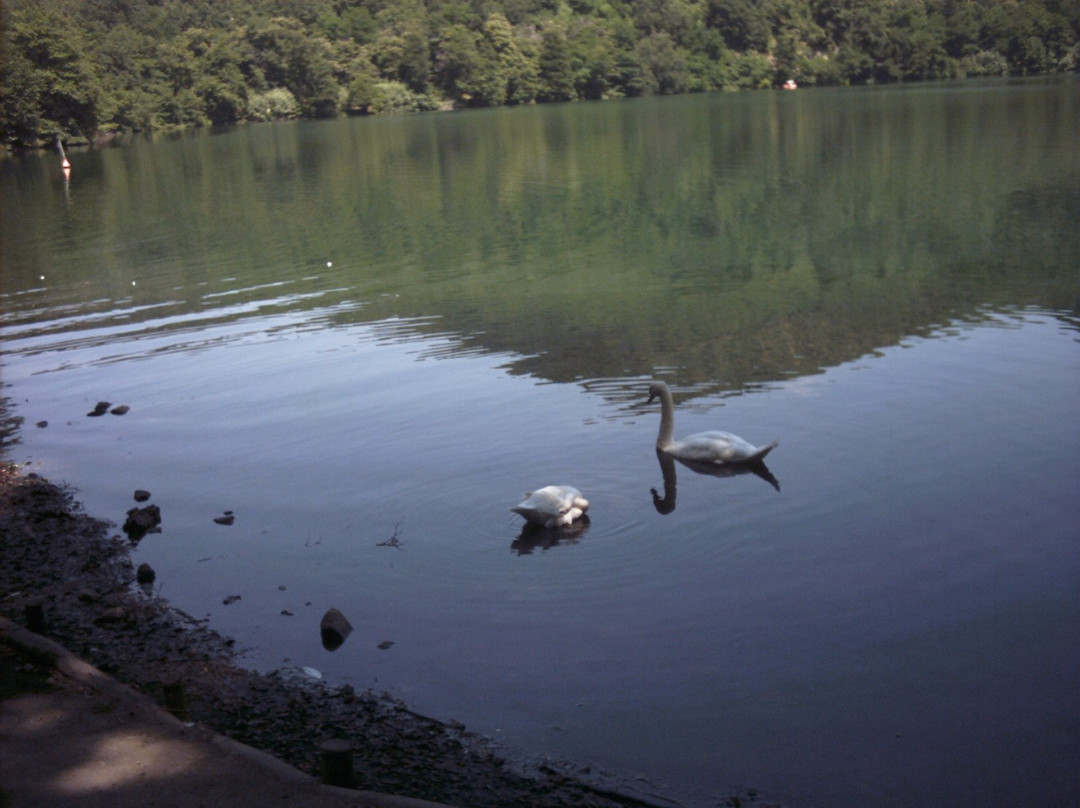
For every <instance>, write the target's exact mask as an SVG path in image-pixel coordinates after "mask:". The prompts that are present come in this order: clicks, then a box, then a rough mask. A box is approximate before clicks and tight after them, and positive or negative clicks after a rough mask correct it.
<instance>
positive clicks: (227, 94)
mask: <svg viewBox="0 0 1080 808" xmlns="http://www.w3.org/2000/svg"><path fill="white" fill-rule="evenodd" d="M2 25H3V42H2V48H3V50H2V63H0V71H2V72H0V134H2V137H3V141H4V143H5V144H7V145H9V146H33V145H41V144H44V143H50V142H52V141H53V140H55V139H56V138H57V137H61V138H63V139H65V140H72V141H80V140H88V139H90V138H92V137H94V136H95V135H99V134H102V133H109V132H118V131H149V130H156V129H166V128H174V127H189V126H205V125H211V124H228V123H238V122H244V121H262V120H272V119H282V118H294V117H311V118H318V117H329V116H335V115H340V114H346V113H350V114H358V113H363V114H374V113H382V112H393V111H414V110H427V109H438V108H454V107H479V106H501V105H513V104H528V103H539V102H555V101H574V100H593V99H605V98H616V97H621V96H635V95H651V94H668V93H685V92H702V91H711V90H721V89H758V88H768V87H776V86H779V85H780V84H782V83H783V82H784V81H786V80H788V79H792V80H794V81H796V82H798V83H799V84H801V85H825V84H852V83H868V82H897V81H907V80H926V79H944V78H957V77H963V76H978V75H1005V74H1023V73H1036V72H1053V71H1067V70H1075V69H1077V68H1078V66H1080V44H1078V43H1080V4H1078V3H1076V2H1075V0H7V2H5V3H4V4H3V6H2Z"/></svg>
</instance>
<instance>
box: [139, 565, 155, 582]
mask: <svg viewBox="0 0 1080 808" xmlns="http://www.w3.org/2000/svg"><path fill="white" fill-rule="evenodd" d="M156 577H157V573H156V572H154V568H153V567H151V566H150V565H149V564H147V563H146V562H145V561H144V562H143V563H142V564H140V565H139V568H138V569H137V570H135V580H136V581H137V582H138V583H140V584H152V583H153V582H154V579H155V578H156Z"/></svg>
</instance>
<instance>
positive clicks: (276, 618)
mask: <svg viewBox="0 0 1080 808" xmlns="http://www.w3.org/2000/svg"><path fill="white" fill-rule="evenodd" d="M1076 90H1077V84H1076V81H1075V78H1069V79H1065V80H1055V81H1041V80H1039V81H1027V82H1020V83H1004V82H1001V83H973V84H964V85H958V86H926V87H906V88H892V89H886V90H880V89H869V90H836V91H821V92H816V91H815V92H805V93H804V92H801V91H800V92H799V93H785V94H779V93H778V94H772V95H771V94H754V95H738V96H731V95H720V96H714V97H704V96H698V97H687V98H676V99H653V100H642V101H635V102H626V103H612V104H595V105H568V106H564V107H551V108H542V109H541V108H536V109H524V110H512V111H506V110H500V111H491V112H479V113H476V114H472V113H470V114H463V115H445V116H442V115H440V116H423V117H415V118H407V119H402V118H394V119H382V120H362V121H361V120H350V121H333V122H325V123H319V124H284V125H280V126H277V125H275V126H263V127H249V128H245V129H240V130H233V131H229V132H225V133H218V134H210V133H206V134H201V135H197V136H192V137H181V138H170V139H163V140H158V141H152V140H141V139H140V140H135V141H133V142H131V143H129V144H127V145H125V146H124V147H122V148H116V149H109V150H101V151H84V152H76V153H74V154H70V155H69V157H70V158H71V160H72V162H73V164H74V170H73V172H72V176H71V180H70V183H69V184H66V185H65V184H64V182H63V180H62V177H61V175H60V172H59V167H58V166H56V165H55V164H54V160H53V159H52V156H51V155H50V156H49V158H38V157H19V158H5V159H4V160H3V161H0V181H2V183H0V189H2V194H3V213H4V215H3V217H2V220H0V236H2V242H0V243H2V249H3V268H2V272H3V276H2V278H3V286H2V291H0V300H2V303H3V320H2V321H0V324H2V337H3V346H2V352H3V353H2V355H0V356H2V361H3V383H4V385H5V388H4V395H5V396H7V398H8V401H9V406H10V411H9V412H8V414H7V419H8V421H7V423H8V424H9V426H11V425H12V421H11V419H12V418H17V417H21V418H22V419H23V421H22V426H21V428H20V429H19V431H18V432H17V434H15V435H14V438H15V439H17V440H18V441H20V443H18V444H17V445H14V446H9V447H8V448H9V453H10V454H11V455H12V456H13V457H14V458H15V459H17V460H20V461H28V462H31V463H32V464H33V467H34V468H36V469H40V470H42V471H43V472H44V473H46V474H47V475H48V476H50V477H51V478H53V479H56V480H59V481H65V482H68V483H71V484H72V485H74V486H76V487H77V488H78V490H79V492H80V496H81V498H82V499H83V501H84V502H85V503H86V505H87V508H88V509H89V510H90V511H91V512H92V513H94V514H96V515H101V516H104V517H107V518H113V519H117V520H119V521H122V519H123V514H124V513H125V512H126V511H127V510H128V509H129V508H130V507H131V504H130V500H131V492H132V491H133V490H134V489H136V488H145V489H148V490H150V491H152V492H153V500H152V501H153V503H154V504H157V505H160V507H161V512H162V533H161V534H160V535H156V534H155V535H151V536H148V537H147V538H146V539H144V540H143V541H142V542H141V543H140V545H139V548H138V551H137V552H138V555H139V560H140V561H142V560H146V561H148V562H149V563H151V564H152V566H154V567H155V569H156V570H157V571H158V579H157V580H158V582H159V586H160V593H161V594H162V595H164V596H165V597H168V598H169V599H170V600H172V601H173V602H175V603H176V604H177V605H179V606H180V607H181V608H184V609H186V610H187V611H189V612H190V613H192V614H194V615H196V616H203V615H206V616H207V617H208V618H209V619H210V621H211V625H212V626H214V627H215V628H217V629H219V630H221V631H223V632H226V633H229V634H232V635H234V636H236V637H237V638H238V641H239V643H240V645H241V646H242V647H244V648H246V649H248V652H247V659H248V660H249V661H250V663H251V664H253V665H257V666H261V667H275V666H279V665H297V666H310V667H314V668H317V669H319V670H321V671H322V672H323V673H324V674H325V676H326V677H327V679H328V680H330V681H332V682H350V683H353V684H355V685H356V686H358V687H377V688H380V689H383V688H385V689H387V690H389V691H391V692H392V693H393V694H394V695H397V696H399V697H401V698H403V699H405V700H406V701H408V702H409V703H410V705H412V706H413V707H414V708H415V709H418V710H420V711H423V712H429V713H432V714H435V715H437V716H440V717H444V718H456V719H459V720H463V721H464V722H465V723H466V724H467V725H468V726H469V727H470V728H472V729H475V730H477V731H479V732H482V733H485V734H488V735H491V736H493V737H495V738H496V739H497V740H499V741H501V742H503V743H505V744H506V745H507V746H508V747H509V748H510V749H512V750H515V752H516V754H517V755H519V756H524V757H530V756H532V755H533V754H536V755H540V754H542V753H547V754H550V755H553V756H556V757H567V758H571V759H574V760H575V761H578V762H580V763H581V764H583V765H584V764H589V763H591V764H592V768H593V772H594V773H600V774H601V775H604V774H605V773H607V776H608V779H609V780H610V781H613V782H616V783H619V784H626V785H630V786H634V785H635V784H637V785H636V787H638V788H641V789H644V790H650V789H651V790H655V791H660V792H664V793H668V794H672V795H675V796H678V797H680V798H682V799H684V800H685V801H686V802H687V803H688V804H692V805H714V804H716V803H717V802H718V801H719V799H720V796H721V795H723V794H725V793H727V791H728V790H729V789H731V788H734V787H736V786H740V785H742V786H746V787H752V788H758V789H759V790H761V791H762V792H763V793H764V794H765V795H766V796H768V797H770V798H772V799H775V800H777V801H781V802H784V803H787V804H790V805H793V806H810V805H833V806H843V805H859V806H863V805H912V804H919V805H934V804H954V803H969V802H970V803H973V804H980V805H993V804H1009V805H1019V804H1034V803H1038V804H1046V805H1068V804H1073V803H1075V800H1076V797H1077V785H1076V780H1075V776H1074V775H1073V774H1072V771H1073V769H1074V763H1075V760H1076V759H1077V757H1078V754H1077V753H1078V752H1080V740H1078V736H1077V730H1076V721H1075V720H1072V719H1073V718H1074V717H1075V716H1076V715H1078V714H1080V701H1078V699H1080V696H1078V694H1080V682H1078V681H1077V670H1080V656H1078V655H1080V642H1078V631H1080V594H1078V592H1080V590H1078V589H1077V587H1076V581H1077V580H1080V547H1078V545H1077V542H1076V535H1077V531H1076V528H1077V525H1078V524H1080V506H1078V504H1077V499H1076V496H1075V494H1076V490H1077V483H1078V482H1080V460H1078V458H1080V451H1078V448H1080V420H1078V419H1077V418H1076V412H1077V403H1078V402H1080V351H1078V334H1080V329H1078V324H1080V319H1078V314H1077V310H1076V308H1075V307H1076V297H1077V293H1078V289H1080V235H1078V230H1077V228H1076V227H1075V224H1076V221H1077V211H1078V210H1080V196H1078V191H1077V189H1078V188H1080V152H1078V150H1077V149H1076V147H1075V136H1076V132H1077V131H1078V129H1080V94H1078V93H1077V92H1076ZM654 377H661V378H663V379H665V380H666V381H668V382H669V383H670V385H671V387H672V389H673V391H674V396H675V401H676V406H677V409H678V413H679V422H680V428H681V429H685V430H686V432H687V433H690V432H694V431H700V430H702V429H731V430H732V431H735V432H737V433H738V434H742V435H745V436H746V437H748V438H755V439H756V438H759V437H768V438H772V437H777V438H779V439H780V446H779V447H778V448H777V449H776V450H775V451H774V452H773V453H772V454H771V455H770V456H769V462H768V471H765V470H761V471H762V472H764V473H761V474H758V475H756V476H755V474H753V473H748V474H742V475H736V476H731V477H728V478H726V479H725V478H719V477H717V476H715V475H711V474H701V473H698V472H699V471H700V470H698V469H692V468H689V467H687V466H685V465H683V466H678V465H676V464H675V463H672V462H670V461H669V460H668V459H667V458H664V457H661V458H659V460H660V469H659V477H658V470H657V459H658V458H657V456H656V453H655V450H654V445H655V436H656V426H657V419H658V418H659V414H658V413H657V412H655V408H654V407H647V406H646V405H645V401H646V395H647V388H648V382H649V380H651V379H652V378H654ZM100 400H109V401H111V402H113V403H115V404H126V405H130V408H131V409H130V411H129V412H128V414H127V415H125V416H123V417H122V418H116V417H113V416H108V417H105V418H89V419H88V418H86V417H85V413H86V412H87V410H89V409H91V408H92V407H93V406H94V403H95V402H97V401H100ZM38 422H48V427H47V428H39V427H36V426H35V424H36V423H38ZM665 461H666V462H665ZM555 482H558V483H563V482H565V483H569V484H573V485H575V486H577V487H579V488H580V489H581V490H582V492H583V493H584V494H585V496H586V497H587V498H588V499H589V500H590V502H591V503H592V507H591V508H590V511H589V516H590V522H589V523H588V524H586V523H584V522H582V523H581V524H579V525H575V526H574V527H575V529H574V530H572V531H570V532H567V533H563V534H557V535H551V534H543V535H538V534H536V533H534V532H529V531H522V527H521V524H520V518H518V517H516V516H515V515H514V514H511V513H510V512H509V507H510V506H511V505H512V504H514V503H515V502H517V501H518V499H519V498H520V495H521V493H522V492H523V491H526V490H533V489H534V488H536V487H537V486H539V485H544V484H548V483H555ZM661 483H662V486H661ZM676 488H677V505H678V506H677V507H675V505H676ZM225 511H232V512H234V513H235V517H236V518H235V522H234V524H232V525H230V526H221V525H218V524H215V523H214V521H213V518H214V517H215V516H218V515H220V514H221V513H223V512H225ZM390 539H393V540H394V541H393V542H392V543H391V542H390ZM281 587H284V588H281ZM236 594H240V595H242V600H239V601H233V602H231V603H230V604H229V605H227V606H226V605H224V603H223V601H224V600H225V599H227V598H228V597H229V596H232V595H236ZM331 607H333V608H337V609H340V610H341V612H342V613H343V614H344V615H345V616H346V617H347V619H348V620H349V622H350V623H351V624H352V626H353V627H354V630H353V632H352V634H351V635H350V636H349V639H348V642H346V643H344V644H343V645H341V646H340V647H339V648H337V649H336V650H335V651H334V652H333V654H329V653H328V652H327V651H326V650H325V649H324V648H323V646H322V644H321V641H320V638H319V619H320V617H321V616H322V615H323V614H325V612H326V611H327V610H328V609H329V608H331ZM283 611H288V612H291V613H292V615H293V617H291V618H286V617H283V616H282V612H283ZM387 641H390V642H392V647H391V646H387V645H385V642H387ZM639 774H640V775H641V776H642V777H643V778H644V782H647V783H648V785H647V786H644V785H641V783H642V782H643V781H638V780H637V779H636V778H637V776H638V775H639Z"/></svg>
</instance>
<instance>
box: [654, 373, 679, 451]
mask: <svg viewBox="0 0 1080 808" xmlns="http://www.w3.org/2000/svg"><path fill="white" fill-rule="evenodd" d="M674 437H675V404H674V402H672V400H671V391H670V390H668V389H667V387H662V388H661V389H660V432H659V434H658V435H657V436H656V448H657V449H666V448H667V447H668V446H670V445H671V444H672V443H673V442H674Z"/></svg>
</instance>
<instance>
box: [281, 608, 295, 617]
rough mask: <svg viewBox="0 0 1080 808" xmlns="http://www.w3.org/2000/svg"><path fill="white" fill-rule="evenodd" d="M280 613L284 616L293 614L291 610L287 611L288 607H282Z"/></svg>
mask: <svg viewBox="0 0 1080 808" xmlns="http://www.w3.org/2000/svg"><path fill="white" fill-rule="evenodd" d="M281 614H282V615H283V616H284V617H292V616H293V613H292V612H290V611H289V610H288V609H282V610H281Z"/></svg>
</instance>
